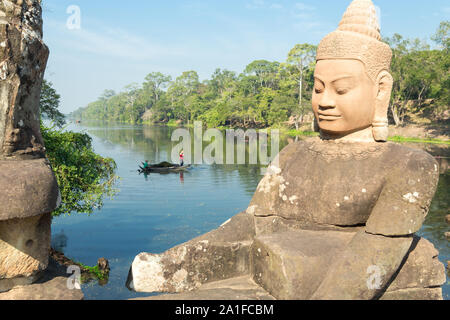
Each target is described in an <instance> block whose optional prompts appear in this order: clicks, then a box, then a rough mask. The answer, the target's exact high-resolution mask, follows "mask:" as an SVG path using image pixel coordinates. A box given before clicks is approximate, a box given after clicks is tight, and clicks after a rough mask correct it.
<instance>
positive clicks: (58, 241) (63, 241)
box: [51, 229, 68, 253]
mask: <svg viewBox="0 0 450 320" xmlns="http://www.w3.org/2000/svg"><path fill="white" fill-rule="evenodd" d="M67 240H68V237H67V235H66V234H65V233H64V229H63V230H61V231H60V232H58V233H56V234H52V240H51V245H52V248H53V249H55V250H56V251H58V252H62V253H64V249H65V248H66V247H67Z"/></svg>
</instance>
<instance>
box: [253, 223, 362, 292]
mask: <svg viewBox="0 0 450 320" xmlns="http://www.w3.org/2000/svg"><path fill="white" fill-rule="evenodd" d="M353 237H354V233H347V232H337V231H290V232H284V233H278V234H272V235H265V236H260V237H257V238H256V239H255V242H254V244H253V246H252V252H251V254H252V262H253V266H252V274H253V278H254V280H255V282H256V283H257V284H259V285H261V287H262V288H264V289H265V290H266V291H267V292H269V293H270V294H271V295H273V296H274V297H275V298H277V299H282V300H286V299H287V300H291V299H294V300H305V299H309V298H310V297H311V295H312V294H313V293H314V292H315V291H316V289H317V288H318V287H319V285H320V283H321V281H322V280H323V278H324V277H325V275H326V273H327V271H328V267H329V266H330V264H331V263H332V261H333V257H334V256H335V255H337V254H338V253H339V251H341V250H343V249H344V248H345V246H346V245H347V244H348V243H349V242H350V241H351V239H352V238H353Z"/></svg>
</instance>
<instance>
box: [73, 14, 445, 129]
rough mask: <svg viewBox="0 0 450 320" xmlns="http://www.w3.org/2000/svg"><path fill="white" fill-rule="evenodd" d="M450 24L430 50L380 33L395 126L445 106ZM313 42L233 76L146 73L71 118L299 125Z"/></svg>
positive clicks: (306, 110)
mask: <svg viewBox="0 0 450 320" xmlns="http://www.w3.org/2000/svg"><path fill="white" fill-rule="evenodd" d="M449 29H450V21H444V22H442V23H441V24H440V26H439V28H438V30H437V32H436V34H435V35H433V36H432V37H431V40H432V41H433V43H434V44H435V45H434V47H433V48H432V47H431V46H430V45H429V44H428V43H427V42H425V41H421V40H419V39H414V40H410V39H404V38H403V37H402V36H401V35H399V34H395V35H394V36H393V37H391V38H386V39H384V41H385V42H387V43H388V44H389V45H390V46H391V48H392V50H393V60H392V66H391V71H392V75H393V77H394V80H395V84H394V88H393V92H392V99H391V105H390V114H389V115H390V119H391V121H392V122H393V123H395V124H396V125H401V124H402V123H403V122H404V121H405V119H407V118H408V113H409V112H411V111H416V112H417V111H420V113H422V114H423V115H425V116H427V117H428V118H433V119H438V118H439V117H440V116H441V115H442V114H444V113H445V112H446V111H447V112H448V108H449V107H448V106H449V105H450V93H449V91H450V90H449V88H450V78H449V66H450V58H449V57H450V56H449V42H450V41H449ZM316 48H317V47H316V46H314V45H311V44H298V45H296V46H295V47H294V48H293V49H292V50H291V51H290V52H289V53H288V56H287V59H286V61H285V62H277V61H267V60H256V61H253V62H251V63H250V64H249V65H247V67H246V68H245V70H244V71H243V72H242V73H240V74H237V73H236V72H233V71H229V70H222V69H217V70H216V71H215V72H214V73H213V75H212V76H211V78H210V79H207V80H204V81H200V79H199V75H198V73H197V72H196V71H186V72H183V73H182V74H181V75H180V76H179V77H177V78H176V79H172V78H171V76H168V75H164V74H162V73H160V72H152V73H150V74H148V75H147V76H146V77H145V81H144V82H143V83H142V84H141V85H139V84H136V83H133V84H130V85H128V86H126V87H125V88H124V90H123V91H122V92H120V93H116V92H114V91H113V90H106V91H105V92H104V93H103V94H102V96H101V97H100V98H99V99H98V100H97V101H94V102H92V103H90V104H89V105H87V106H86V107H84V108H80V109H78V110H76V111H75V112H73V113H72V114H71V117H72V118H74V119H78V120H104V121H115V122H125V123H132V124H136V123H142V122H148V123H176V122H179V123H184V124H190V123H191V122H193V121H196V120H201V121H203V122H204V123H206V124H207V125H208V126H209V127H241V128H249V127H252V128H265V127H270V126H282V125H290V126H294V125H295V127H296V128H297V129H298V128H299V126H300V125H301V124H302V123H303V122H304V121H305V116H306V115H308V114H310V112H311V111H310V109H311V107H310V106H311V96H312V90H313V87H314V67H315V59H314V58H315V55H316ZM430 99H431V102H430ZM411 101H413V102H414V103H413V104H411ZM425 102H427V103H425ZM412 108H415V109H416V110H412ZM309 119H311V117H309Z"/></svg>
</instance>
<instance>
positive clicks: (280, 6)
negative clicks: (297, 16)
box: [270, 3, 283, 9]
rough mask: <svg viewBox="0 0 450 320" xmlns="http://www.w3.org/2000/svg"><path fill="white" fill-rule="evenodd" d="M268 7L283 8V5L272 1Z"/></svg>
mask: <svg viewBox="0 0 450 320" xmlns="http://www.w3.org/2000/svg"><path fill="white" fill-rule="evenodd" d="M270 8H271V9H283V6H282V5H281V4H279V3H272V4H271V5H270Z"/></svg>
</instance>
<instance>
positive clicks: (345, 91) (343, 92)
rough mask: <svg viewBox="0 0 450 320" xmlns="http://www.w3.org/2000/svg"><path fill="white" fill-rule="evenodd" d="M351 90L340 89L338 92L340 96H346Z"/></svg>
mask: <svg viewBox="0 0 450 320" xmlns="http://www.w3.org/2000/svg"><path fill="white" fill-rule="evenodd" d="M348 91H349V90H348V89H347V88H338V89H336V92H337V93H338V94H340V95H343V94H346V93H347V92H348Z"/></svg>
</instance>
